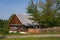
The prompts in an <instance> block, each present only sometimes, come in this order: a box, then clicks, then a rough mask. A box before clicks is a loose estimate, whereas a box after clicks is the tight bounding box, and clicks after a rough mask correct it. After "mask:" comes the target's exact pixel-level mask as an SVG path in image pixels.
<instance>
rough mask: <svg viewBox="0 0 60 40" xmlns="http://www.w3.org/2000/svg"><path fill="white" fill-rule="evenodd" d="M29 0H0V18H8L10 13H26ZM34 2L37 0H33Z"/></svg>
mask: <svg viewBox="0 0 60 40" xmlns="http://www.w3.org/2000/svg"><path fill="white" fill-rule="evenodd" d="M29 1H30V0H0V19H8V18H9V17H10V16H11V15H12V14H14V13H15V14H23V13H26V8H27V6H28V2H29ZM34 1H35V2H37V1H39V0H34Z"/></svg>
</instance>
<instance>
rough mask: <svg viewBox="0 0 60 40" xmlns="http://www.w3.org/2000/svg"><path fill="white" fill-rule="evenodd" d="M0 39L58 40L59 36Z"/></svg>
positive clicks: (8, 39) (5, 39) (59, 39)
mask: <svg viewBox="0 0 60 40" xmlns="http://www.w3.org/2000/svg"><path fill="white" fill-rule="evenodd" d="M0 40H60V37H33V38H4V39H0Z"/></svg>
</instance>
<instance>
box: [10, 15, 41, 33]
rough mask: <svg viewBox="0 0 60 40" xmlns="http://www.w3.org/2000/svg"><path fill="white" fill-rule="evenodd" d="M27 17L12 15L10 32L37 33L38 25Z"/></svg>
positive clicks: (38, 30)
mask: <svg viewBox="0 0 60 40" xmlns="http://www.w3.org/2000/svg"><path fill="white" fill-rule="evenodd" d="M30 18H32V17H31V16H29V15H21V14H13V15H12V16H11V18H10V22H9V27H10V32H14V31H15V32H16V31H17V32H28V33H39V32H40V27H39V25H38V23H36V22H35V21H33V20H31V19H30Z"/></svg>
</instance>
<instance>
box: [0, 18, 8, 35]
mask: <svg viewBox="0 0 60 40" xmlns="http://www.w3.org/2000/svg"><path fill="white" fill-rule="evenodd" d="M8 30H9V27H8V22H7V20H2V19H0V34H5V33H8Z"/></svg>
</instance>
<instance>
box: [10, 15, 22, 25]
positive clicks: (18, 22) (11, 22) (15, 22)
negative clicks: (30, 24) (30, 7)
mask: <svg viewBox="0 0 60 40" xmlns="http://www.w3.org/2000/svg"><path fill="white" fill-rule="evenodd" d="M9 24H21V22H20V20H19V19H18V17H17V16H16V15H14V16H13V18H12V19H11V21H10V23H9Z"/></svg>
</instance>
